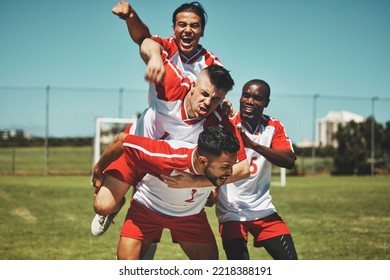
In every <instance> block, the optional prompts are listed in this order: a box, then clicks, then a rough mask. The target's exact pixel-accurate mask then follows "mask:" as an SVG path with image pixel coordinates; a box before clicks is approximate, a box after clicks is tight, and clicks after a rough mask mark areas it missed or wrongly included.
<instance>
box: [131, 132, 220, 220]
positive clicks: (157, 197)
mask: <svg viewBox="0 0 390 280" xmlns="http://www.w3.org/2000/svg"><path fill="white" fill-rule="evenodd" d="M123 146H124V147H123V149H124V154H125V158H126V162H127V164H128V165H129V167H130V168H131V169H132V170H135V172H136V173H137V176H139V177H142V176H145V177H144V180H142V181H141V183H140V184H139V185H138V188H137V191H136V192H135V194H134V196H133V198H134V199H135V200H137V201H138V202H140V203H142V204H143V205H146V206H147V207H148V208H150V209H152V210H154V211H157V212H159V213H163V214H166V215H170V216H188V215H192V214H197V213H199V212H200V211H201V210H202V209H203V207H204V205H205V200H206V199H207V197H208V196H209V194H210V191H211V190H212V189H213V188H214V187H213V186H210V187H205V188H197V189H171V188H169V187H168V186H167V185H166V184H165V183H164V182H163V181H161V179H160V175H161V174H163V175H167V176H169V175H175V172H174V170H182V171H185V172H189V173H191V174H196V175H198V174H197V173H196V171H195V168H194V166H193V161H192V157H193V152H194V148H195V147H196V144H191V143H187V142H182V141H174V140H170V141H162V140H160V141H156V140H152V139H150V138H144V137H139V136H135V135H128V136H127V137H126V138H125V142H124V144H123Z"/></svg>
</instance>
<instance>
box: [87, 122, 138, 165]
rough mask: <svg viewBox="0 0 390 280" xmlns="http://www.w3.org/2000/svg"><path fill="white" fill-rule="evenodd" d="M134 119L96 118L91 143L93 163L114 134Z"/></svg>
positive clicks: (122, 129) (112, 138)
mask: <svg viewBox="0 0 390 280" xmlns="http://www.w3.org/2000/svg"><path fill="white" fill-rule="evenodd" d="M135 121H136V119H127V118H96V121H95V137H94V143H93V164H95V163H96V162H97V161H98V160H99V158H100V155H101V154H102V152H103V151H104V149H105V148H106V147H107V145H108V144H110V143H111V142H112V140H114V138H115V136H116V135H117V134H118V133H120V132H122V131H124V130H125V128H126V127H127V126H128V125H130V124H133V123H134V122H135Z"/></svg>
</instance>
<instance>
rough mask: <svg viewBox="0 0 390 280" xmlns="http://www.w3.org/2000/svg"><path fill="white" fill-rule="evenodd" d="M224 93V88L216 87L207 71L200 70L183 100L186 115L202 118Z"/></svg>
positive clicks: (209, 112)
mask: <svg viewBox="0 0 390 280" xmlns="http://www.w3.org/2000/svg"><path fill="white" fill-rule="evenodd" d="M226 93H227V91H226V90H223V89H217V88H216V87H215V86H214V85H213V84H212V83H211V81H210V79H209V76H208V74H207V72H206V71H202V72H201V73H200V75H199V76H198V78H197V79H196V81H195V82H194V83H193V85H192V87H191V90H190V92H189V93H188V94H187V96H186V99H185V101H184V102H185V106H186V110H187V114H188V117H190V118H196V119H198V120H201V119H204V118H205V117H207V116H208V115H210V114H211V113H212V112H214V111H215V109H216V108H217V107H218V105H219V103H220V102H221V101H222V100H223V99H224V98H225V96H226Z"/></svg>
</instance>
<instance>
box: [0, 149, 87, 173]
mask: <svg viewBox="0 0 390 280" xmlns="http://www.w3.org/2000/svg"><path fill="white" fill-rule="evenodd" d="M47 162H48V164H47V169H48V173H49V174H76V175H88V174H90V171H91V167H92V147H91V146H85V147H50V148H49V149H48V157H47ZM44 172H45V149H44V148H43V147H16V148H4V147H1V148H0V175H1V174H4V175H14V174H19V175H26V174H27V175H44Z"/></svg>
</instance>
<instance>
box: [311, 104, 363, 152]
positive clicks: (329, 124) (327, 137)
mask: <svg viewBox="0 0 390 280" xmlns="http://www.w3.org/2000/svg"><path fill="white" fill-rule="evenodd" d="M364 120H365V118H364V117H362V116H359V115H357V114H355V113H351V112H348V111H339V112H335V111H330V112H329V113H328V114H327V115H326V116H325V117H323V118H321V119H318V120H317V137H316V146H328V145H329V146H333V147H337V142H336V141H335V140H334V139H333V135H334V134H335V132H336V131H337V127H338V125H339V124H342V125H345V124H347V123H349V122H350V121H354V122H356V123H360V122H363V121H364Z"/></svg>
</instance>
